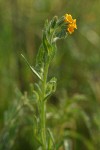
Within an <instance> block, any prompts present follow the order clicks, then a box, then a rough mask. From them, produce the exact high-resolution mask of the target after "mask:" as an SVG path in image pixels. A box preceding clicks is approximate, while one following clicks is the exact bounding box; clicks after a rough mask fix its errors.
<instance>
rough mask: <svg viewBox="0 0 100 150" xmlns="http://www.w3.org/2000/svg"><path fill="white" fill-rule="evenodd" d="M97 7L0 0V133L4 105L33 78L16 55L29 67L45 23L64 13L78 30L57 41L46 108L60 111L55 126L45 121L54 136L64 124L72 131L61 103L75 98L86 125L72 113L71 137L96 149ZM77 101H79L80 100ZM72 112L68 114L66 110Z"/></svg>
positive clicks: (99, 128) (99, 138)
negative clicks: (52, 83) (73, 134)
mask: <svg viewBox="0 0 100 150" xmlns="http://www.w3.org/2000/svg"><path fill="white" fill-rule="evenodd" d="M99 7H100V1H99V0H95V1H94V0H88V1H87V0H84V1H82V0H77V1H73V0H70V1H69V0H53V1H51V0H29V1H28V0H9V1H7V0H0V130H1V131H2V129H3V127H4V114H5V111H6V110H7V109H8V107H9V104H10V103H13V101H14V100H15V97H16V94H15V91H16V88H19V89H20V91H21V92H22V93H23V92H24V91H29V84H30V83H34V82H35V81H36V77H35V76H34V75H33V74H32V73H31V71H30V70H29V69H28V67H27V65H26V64H25V62H24V61H23V59H22V58H21V56H20V54H21V53H23V54H24V55H25V56H26V57H27V59H28V60H29V62H30V63H31V64H32V65H34V64H35V58H36V54H37V51H38V48H39V45H40V44H41V38H42V29H43V26H44V22H45V20H46V19H49V20H50V19H52V17H53V16H55V15H57V16H58V17H61V16H62V15H64V14H65V13H70V14H72V16H73V18H76V19H77V27H78V29H77V30H76V31H75V32H74V34H73V35H69V36H68V38H67V39H66V40H62V41H58V42H57V46H58V51H57V54H56V56H55V59H54V60H53V62H52V64H51V68H50V72H49V73H50V76H55V77H57V79H58V83H57V84H58V85H57V92H56V93H55V94H54V95H53V96H52V97H51V99H50V101H49V103H48V107H50V108H49V109H50V111H52V112H53V111H54V112H53V113H55V114H56V113H58V112H57V111H61V114H62V117H61V120H60V121H59V124H61V126H58V122H56V121H52V123H51V124H50V122H49V121H48V126H51V128H52V126H53V128H55V131H54V132H55V135H56V134H57V131H58V130H59V128H63V127H62V126H63V125H62V124H64V123H65V122H66V123H67V126H68V128H74V127H75V126H74V127H72V126H73V121H70V124H69V121H68V120H67V118H66V117H65V116H66V115H65V112H66V113H67V111H66V107H64V104H65V103H66V102H64V104H63V101H67V100H69V101H70V100H71V99H72V100H73V101H74V99H75V100H76V99H78V100H79V101H78V105H79V107H80V108H81V109H82V110H83V111H84V112H85V113H86V114H87V116H88V117H87V119H89V120H88V121H86V123H87V122H88V124H89V126H88V127H87V126H86V125H85V123H83V122H82V121H83V120H82V118H81V116H79V113H76V114H75V116H74V115H72V116H73V117H72V116H71V119H73V120H74V122H76V127H75V128H77V129H76V130H77V132H78V133H80V134H81V135H82V136H83V137H84V139H87V140H90V142H91V144H93V146H94V147H95V150H99V149H100V135H99V133H100V8H99ZM81 99H85V100H83V101H81ZM80 101H81V102H80ZM73 103H74V102H73ZM53 107H54V109H53ZM57 108H60V110H59V109H58V110H57ZM72 108H73V107H72ZM72 108H71V110H70V111H72ZM52 109H53V110H52ZM76 109H77V108H76ZM71 113H72V112H71ZM72 114H74V112H73V113H72ZM64 115H65V116H64ZM69 116H70V113H69ZM64 117H65V118H64ZM63 122H64V123H63ZM57 129H58V130H57ZM61 135H62V133H61ZM56 136H57V135H56ZM57 140H59V138H58V139H57ZM87 140H86V142H87ZM22 141H24V139H23V140H22ZM22 143H24V142H22ZM24 144H25V143H24ZM28 144H29V143H28ZM15 145H16V144H15ZM19 145H20V146H19V148H17V149H21V145H23V144H19ZM26 145H27V143H26ZM74 145H76V146H74V147H72V148H70V149H74V150H80V146H82V142H78V144H77V142H76V144H74ZM83 145H84V144H83ZM15 147H16V146H15ZM13 149H14V148H13ZM28 149H29V148H28ZM30 149H31V148H30ZM86 149H88V148H86V147H85V148H84V146H83V149H82V148H81V150H86ZM34 150H35V149H34ZM60 150H63V148H62V147H61V148H60ZM90 150H92V148H90Z"/></svg>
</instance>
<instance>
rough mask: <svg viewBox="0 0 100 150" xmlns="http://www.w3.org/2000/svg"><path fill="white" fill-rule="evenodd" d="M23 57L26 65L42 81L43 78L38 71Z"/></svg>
mask: <svg viewBox="0 0 100 150" xmlns="http://www.w3.org/2000/svg"><path fill="white" fill-rule="evenodd" d="M21 56H22V57H23V58H24V60H25V61H26V63H27V64H28V66H29V68H30V69H31V71H32V72H33V73H34V74H35V75H36V76H37V77H38V78H39V79H40V80H42V78H41V76H40V75H39V74H38V73H37V71H36V70H35V69H34V68H33V67H32V66H31V65H30V64H29V62H28V61H27V59H26V58H25V57H24V56H23V55H22V54H21Z"/></svg>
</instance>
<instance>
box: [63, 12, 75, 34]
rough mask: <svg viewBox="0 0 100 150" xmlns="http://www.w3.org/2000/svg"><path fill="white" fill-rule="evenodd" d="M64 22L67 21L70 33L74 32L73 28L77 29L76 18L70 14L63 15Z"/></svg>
mask: <svg viewBox="0 0 100 150" xmlns="http://www.w3.org/2000/svg"><path fill="white" fill-rule="evenodd" d="M65 22H67V23H68V28H67V31H68V32H69V33H70V34H71V33H73V32H74V29H77V25H76V19H73V18H72V16H71V15H70V14H66V15H65Z"/></svg>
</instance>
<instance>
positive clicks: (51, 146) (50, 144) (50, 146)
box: [47, 129, 55, 150]
mask: <svg viewBox="0 0 100 150" xmlns="http://www.w3.org/2000/svg"><path fill="white" fill-rule="evenodd" d="M47 131H48V136H47V139H48V150H51V149H52V150H54V149H55V148H54V147H55V144H54V138H53V134H52V132H51V131H50V129H47Z"/></svg>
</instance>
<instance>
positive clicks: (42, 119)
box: [40, 64, 49, 150]
mask: <svg viewBox="0 0 100 150" xmlns="http://www.w3.org/2000/svg"><path fill="white" fill-rule="evenodd" d="M48 67H49V64H46V65H45V67H44V75H43V81H42V84H41V89H42V96H41V105H40V107H41V111H40V124H41V138H42V144H43V146H42V147H43V150H46V143H47V142H46V101H44V99H45V92H46V83H47V75H48Z"/></svg>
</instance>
